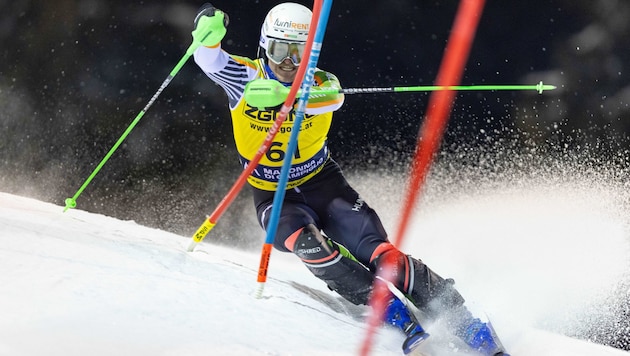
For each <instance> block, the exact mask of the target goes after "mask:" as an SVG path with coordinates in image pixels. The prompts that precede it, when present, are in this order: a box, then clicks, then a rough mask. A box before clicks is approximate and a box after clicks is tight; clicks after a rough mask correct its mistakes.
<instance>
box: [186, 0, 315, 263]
mask: <svg viewBox="0 0 630 356" xmlns="http://www.w3.org/2000/svg"><path fill="white" fill-rule="evenodd" d="M322 1H323V0H314V4H313V17H312V18H311V24H310V28H311V29H313V28H317V23H318V21H319V12H320V11H321V7H322ZM314 32H315V31H310V32H309V34H308V37H307V39H306V45H305V47H304V54H305V58H310V56H311V49H312V48H313V39H314ZM307 67H308V63H307V61H302V62H301V63H300V65H299V66H298V71H297V73H296V74H295V80H294V81H293V84H292V85H291V90H290V91H289V94H288V96H287V99H286V100H285V101H284V104H282V107H281V108H280V112H279V113H278V118H277V119H276V120H275V121H274V122H273V125H272V126H271V128H270V129H269V133H268V134H267V136H266V137H265V140H264V141H263V143H262V145H261V146H260V148H259V149H258V151H257V152H256V155H255V156H254V158H252V160H251V161H250V162H249V164H248V165H247V167H245V169H244V170H243V171H242V172H241V175H239V176H238V178H237V179H236V181H235V182H234V184H233V185H232V187H231V188H230V190H229V191H228V192H227V194H226V195H225V197H223V199H222V200H221V202H220V203H219V205H217V207H216V208H215V209H214V211H213V212H212V214H210V216H209V217H208V218H207V219H206V220H205V221H204V222H203V224H201V226H200V227H199V228H198V229H197V231H196V232H195V234H194V235H193V237H192V239H191V241H190V244H189V245H188V248H187V251H188V252H192V251H193V250H194V249H195V246H197V244H198V243H200V242H201V241H202V240H203V239H204V238H205V237H206V235H207V234H208V233H209V232H210V230H212V229H213V228H214V226H215V225H216V224H217V221H218V220H219V218H220V217H221V215H223V213H224V212H225V211H226V210H227V208H228V207H229V206H230V204H232V202H233V201H234V199H235V198H236V196H238V193H239V192H240V191H241V189H242V188H243V186H244V185H245V183H246V182H247V177H249V176H250V175H251V174H252V172H253V171H254V169H256V167H257V166H258V163H259V162H260V160H261V159H262V156H263V155H264V154H265V153H266V152H267V150H268V149H269V146H271V143H272V141H273V139H274V138H275V137H276V134H277V133H278V130H279V129H280V126H282V123H283V122H284V121H285V120H286V118H287V115H288V114H289V112H291V109H293V102H294V101H295V97H296V96H297V93H298V91H299V89H300V87H301V86H302V81H303V80H304V76H305V75H306V68H307Z"/></svg>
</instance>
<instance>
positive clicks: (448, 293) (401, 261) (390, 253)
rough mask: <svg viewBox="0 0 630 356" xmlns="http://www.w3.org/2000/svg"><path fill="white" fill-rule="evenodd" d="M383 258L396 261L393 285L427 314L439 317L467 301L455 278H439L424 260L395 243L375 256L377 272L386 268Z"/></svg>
mask: <svg viewBox="0 0 630 356" xmlns="http://www.w3.org/2000/svg"><path fill="white" fill-rule="evenodd" d="M390 246H391V245H390ZM383 261H388V262H389V263H392V264H393V266H391V269H392V275H391V277H392V278H393V280H392V282H393V283H394V285H395V286H396V287H397V288H398V289H400V290H401V291H403V292H404V293H405V294H407V295H408V296H409V297H410V298H411V300H412V301H413V302H414V304H415V305H416V306H417V307H418V308H419V309H420V310H422V311H423V312H425V313H426V314H427V315H428V316H430V317H436V316H437V315H439V314H441V313H442V312H443V311H446V310H451V309H453V308H456V307H458V306H460V305H462V304H463V303H464V298H463V297H462V296H461V295H460V294H459V292H457V290H455V288H454V287H453V284H454V282H453V280H452V279H444V278H442V277H440V276H439V275H438V274H437V273H435V272H433V271H432V270H431V269H430V268H429V267H428V266H427V265H425V264H424V263H422V261H420V260H417V259H415V258H413V257H411V256H407V255H405V254H403V253H402V252H401V251H399V250H398V249H396V248H395V247H393V246H391V248H388V249H386V250H385V251H384V252H382V253H381V254H380V255H378V256H377V257H376V258H374V259H373V260H372V262H371V263H370V266H371V267H372V269H373V270H374V271H375V272H376V273H378V271H379V270H381V269H382V268H383V266H382V263H383Z"/></svg>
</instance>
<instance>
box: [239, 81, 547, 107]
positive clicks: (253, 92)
mask: <svg viewBox="0 0 630 356" xmlns="http://www.w3.org/2000/svg"><path fill="white" fill-rule="evenodd" d="M312 89H313V90H312V92H311V97H314V96H317V95H318V94H378V93H410V92H431V91H441V90H453V91H494V90H512V91H514V90H535V91H537V92H538V93H539V94H542V93H543V91H545V90H553V89H556V86H555V85H548V84H543V82H542V81H541V82H539V83H538V84H534V85H451V86H444V85H419V86H408V87H384V88H346V89H335V88H318V87H313V88H312ZM288 92H289V88H287V87H285V86H284V85H282V84H281V83H279V82H278V81H276V80H270V79H260V80H255V81H252V82H249V83H248V84H247V95H246V99H247V103H248V104H249V105H251V106H254V107H275V106H277V105H278V103H282V102H283V101H284V99H286V97H287V94H288ZM299 94H301V93H298V95H299Z"/></svg>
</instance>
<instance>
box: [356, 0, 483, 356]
mask: <svg viewBox="0 0 630 356" xmlns="http://www.w3.org/2000/svg"><path fill="white" fill-rule="evenodd" d="M484 3H485V0H462V1H460V3H459V7H458V9H457V14H456V17H455V22H454V24H453V30H452V32H451V35H450V38H449V40H448V43H447V46H446V49H445V51H444V57H443V59H442V63H441V65H440V70H439V72H438V76H437V78H436V81H435V82H436V83H435V85H438V86H454V85H458V84H459V82H460V80H461V77H462V73H463V72H464V66H465V64H466V61H467V60H468V55H469V53H470V48H471V46H472V42H473V39H474V37H475V32H476V30H477V25H478V23H479V19H480V18H481V14H482V12H483V6H484ZM454 99H455V91H454V90H442V91H436V92H433V93H432V94H431V97H430V98H429V106H428V110H427V115H426V118H425V121H424V123H423V125H422V127H421V128H420V132H419V136H418V142H417V145H416V151H415V155H414V159H413V161H412V166H411V174H410V179H409V183H408V186H407V191H406V194H405V199H404V204H403V211H402V216H401V218H400V223H399V225H398V230H397V232H396V235H395V236H394V239H393V244H394V245H395V246H400V244H402V242H403V239H404V236H405V233H406V232H407V228H408V226H409V221H410V219H411V215H412V213H413V210H414V207H415V205H416V202H417V200H418V196H419V195H420V192H421V189H422V187H423V185H424V182H425V180H426V176H427V173H428V171H429V168H430V167H431V163H432V162H433V157H434V155H435V152H436V151H437V149H438V148H439V145H440V143H441V141H442V136H443V134H444V130H445V128H446V123H447V122H448V118H449V115H450V112H451V109H452V106H453V101H454ZM391 264H392V262H390V261H384V265H385V267H384V268H383V271H385V272H384V273H383V275H381V276H380V277H381V278H383V279H385V280H387V281H392V274H391V270H392V265H391ZM388 271H389V272H388ZM375 281H378V279H376V280H375ZM387 293H388V289H387V287H386V285H385V283H377V282H375V283H374V293H373V296H372V298H371V300H370V305H371V306H372V313H371V315H370V317H369V319H368V323H369V326H368V330H367V335H366V338H365V341H364V343H363V346H362V348H361V355H368V353H369V351H370V348H371V345H372V343H373V339H374V333H375V331H376V328H377V327H378V326H379V325H380V324H381V323H382V320H383V314H384V312H385V307H386V305H385V303H384V301H385V297H386V295H387Z"/></svg>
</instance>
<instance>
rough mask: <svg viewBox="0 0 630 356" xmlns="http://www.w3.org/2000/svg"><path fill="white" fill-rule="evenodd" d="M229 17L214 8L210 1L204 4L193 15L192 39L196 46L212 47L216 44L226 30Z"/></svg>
mask: <svg viewBox="0 0 630 356" xmlns="http://www.w3.org/2000/svg"><path fill="white" fill-rule="evenodd" d="M228 22H230V21H229V19H228V16H227V14H226V13H225V12H223V11H221V10H219V9H217V8H215V7H214V6H212V4H210V3H206V4H204V5H203V6H202V7H201V8H200V9H199V12H198V13H197V16H195V29H194V30H193V31H192V36H193V40H194V41H195V42H196V43H197V45H198V46H201V45H203V46H207V47H213V46H215V45H217V44H218V43H219V42H221V40H222V39H223V37H224V36H225V33H226V32H227V30H226V28H225V27H226V26H227V24H228Z"/></svg>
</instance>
